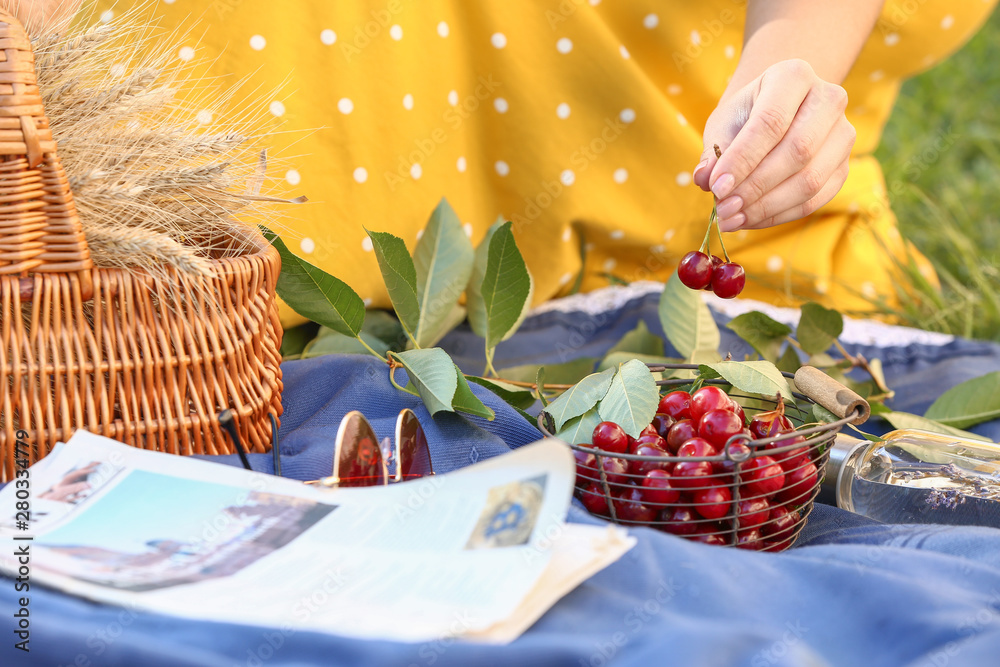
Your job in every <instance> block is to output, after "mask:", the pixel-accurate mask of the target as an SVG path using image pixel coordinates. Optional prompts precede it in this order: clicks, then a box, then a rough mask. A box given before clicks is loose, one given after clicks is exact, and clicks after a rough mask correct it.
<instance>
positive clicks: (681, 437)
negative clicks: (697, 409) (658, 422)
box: [667, 419, 698, 454]
mask: <svg viewBox="0 0 1000 667" xmlns="http://www.w3.org/2000/svg"><path fill="white" fill-rule="evenodd" d="M697 435H698V429H697V428H696V427H695V424H694V422H693V421H691V420H690V419H682V420H680V421H679V422H677V423H676V424H674V425H673V426H671V427H670V431H669V432H668V433H667V449H669V450H670V451H671V452H673V453H675V454H676V453H677V450H678V449H680V446H681V445H683V444H684V443H685V442H687V441H688V440H690V439H691V438H693V437H695V436H697Z"/></svg>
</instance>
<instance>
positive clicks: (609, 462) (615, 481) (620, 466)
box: [598, 456, 628, 493]
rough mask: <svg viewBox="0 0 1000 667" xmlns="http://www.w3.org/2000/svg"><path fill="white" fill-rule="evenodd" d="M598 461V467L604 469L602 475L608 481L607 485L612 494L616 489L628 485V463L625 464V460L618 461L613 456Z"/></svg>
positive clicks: (603, 457)
mask: <svg viewBox="0 0 1000 667" xmlns="http://www.w3.org/2000/svg"><path fill="white" fill-rule="evenodd" d="M600 459H601V462H600V467H601V468H603V469H604V475H605V477H606V479H607V480H608V484H610V485H611V492H612V493H614V492H616V491H617V490H618V488H617V487H623V486H626V485H627V484H628V475H627V473H628V463H626V461H625V459H619V458H616V457H614V456H602V457H600ZM598 474H600V473H598Z"/></svg>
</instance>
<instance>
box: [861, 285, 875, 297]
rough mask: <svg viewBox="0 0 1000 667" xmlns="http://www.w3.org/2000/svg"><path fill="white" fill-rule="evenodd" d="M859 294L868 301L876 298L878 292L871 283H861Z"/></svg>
mask: <svg viewBox="0 0 1000 667" xmlns="http://www.w3.org/2000/svg"><path fill="white" fill-rule="evenodd" d="M861 293H862V294H864V295H865V296H866V297H867V298H869V299H874V298H875V297H876V296H878V290H877V289H875V283H872V282H864V283H861Z"/></svg>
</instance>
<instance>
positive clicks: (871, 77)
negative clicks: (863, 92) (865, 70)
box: [868, 69, 885, 81]
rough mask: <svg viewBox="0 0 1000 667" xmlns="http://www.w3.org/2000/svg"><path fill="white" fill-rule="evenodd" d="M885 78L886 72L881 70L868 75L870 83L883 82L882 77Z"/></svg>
mask: <svg viewBox="0 0 1000 667" xmlns="http://www.w3.org/2000/svg"><path fill="white" fill-rule="evenodd" d="M884 76H885V72H883V71H882V70H880V69H877V70H875V71H874V72H872V73H871V74H869V75H868V79H869V80H870V81H881V80H882V77H884Z"/></svg>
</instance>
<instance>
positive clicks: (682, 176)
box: [674, 171, 691, 188]
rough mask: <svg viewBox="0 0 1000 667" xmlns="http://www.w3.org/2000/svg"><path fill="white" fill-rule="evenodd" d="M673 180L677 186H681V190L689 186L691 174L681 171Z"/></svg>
mask: <svg viewBox="0 0 1000 667" xmlns="http://www.w3.org/2000/svg"><path fill="white" fill-rule="evenodd" d="M674 180H676V181H677V185H679V186H681V187H682V188H683V187H684V186H687V185H691V172H690V171H682V172H681V173H679V174H677V178H676V179H674Z"/></svg>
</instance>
